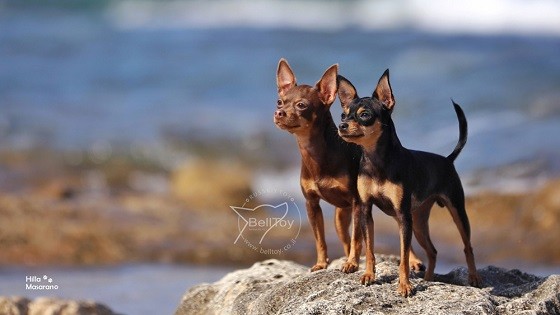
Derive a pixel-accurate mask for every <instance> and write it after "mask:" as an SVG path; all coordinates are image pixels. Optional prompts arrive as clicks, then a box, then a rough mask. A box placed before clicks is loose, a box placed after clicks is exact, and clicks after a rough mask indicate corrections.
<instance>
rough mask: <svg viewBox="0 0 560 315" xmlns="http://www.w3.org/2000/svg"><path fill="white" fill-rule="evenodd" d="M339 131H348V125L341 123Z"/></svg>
mask: <svg viewBox="0 0 560 315" xmlns="http://www.w3.org/2000/svg"><path fill="white" fill-rule="evenodd" d="M338 129H339V130H343V131H346V130H348V123H345V122H343V123H340V125H338Z"/></svg>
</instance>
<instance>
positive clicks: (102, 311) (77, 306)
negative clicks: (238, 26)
mask: <svg viewBox="0 0 560 315" xmlns="http://www.w3.org/2000/svg"><path fill="white" fill-rule="evenodd" d="M0 314H2V315H113V314H115V313H113V312H112V311H111V310H110V309H109V308H108V307H106V306H105V305H103V304H99V303H95V302H90V301H71V300H60V299H53V298H38V299H35V300H29V299H27V298H23V297H3V296H0Z"/></svg>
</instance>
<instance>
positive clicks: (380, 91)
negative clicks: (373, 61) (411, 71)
mask: <svg viewBox="0 0 560 315" xmlns="http://www.w3.org/2000/svg"><path fill="white" fill-rule="evenodd" d="M372 97H373V98H374V99H377V100H378V101H380V102H381V103H382V104H383V106H384V107H385V108H386V109H388V110H389V111H392V110H393V107H394V106H395V97H394V96H393V89H391V83H390V82H389V69H387V70H385V72H383V75H382V76H381V78H380V79H379V82H377V87H376V88H375V91H373V95H372Z"/></svg>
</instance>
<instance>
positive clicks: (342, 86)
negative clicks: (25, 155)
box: [336, 75, 358, 108]
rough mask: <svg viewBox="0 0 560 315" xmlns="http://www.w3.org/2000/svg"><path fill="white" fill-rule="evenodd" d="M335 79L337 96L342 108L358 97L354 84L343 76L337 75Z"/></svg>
mask: <svg viewBox="0 0 560 315" xmlns="http://www.w3.org/2000/svg"><path fill="white" fill-rule="evenodd" d="M336 80H337V82H338V98H339V99H340V105H342V108H347V107H348V106H349V105H350V103H351V102H352V101H353V100H355V99H356V98H358V93H357V92H356V88H355V87H354V85H352V83H350V81H348V79H346V78H345V77H343V76H341V75H338V76H337V77H336Z"/></svg>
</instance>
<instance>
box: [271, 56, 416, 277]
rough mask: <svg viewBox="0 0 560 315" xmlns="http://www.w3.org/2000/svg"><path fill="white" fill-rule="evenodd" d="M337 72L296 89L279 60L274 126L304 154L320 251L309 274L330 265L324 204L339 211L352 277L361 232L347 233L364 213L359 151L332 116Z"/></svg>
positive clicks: (304, 179) (303, 179) (304, 184)
mask: <svg viewBox="0 0 560 315" xmlns="http://www.w3.org/2000/svg"><path fill="white" fill-rule="evenodd" d="M337 71H338V66H337V65H333V66H331V67H330V68H329V69H327V70H326V71H325V73H324V74H323V76H322V78H321V79H320V80H319V82H317V84H315V85H314V86H309V85H297V82H296V78H295V75H294V74H293V72H292V70H291V68H290V66H289V65H288V62H287V61H286V60H284V59H281V60H280V62H279V64H278V71H277V86H278V106H277V110H276V112H275V113H274V123H275V124H276V125H277V126H278V127H279V128H280V129H283V130H286V131H288V132H290V133H292V134H294V135H295V137H296V140H297V143H298V147H299V151H300V153H301V161H302V163H301V176H300V185H301V189H302V192H303V195H304V197H305V199H306V209H307V216H308V219H309V223H310V225H311V227H312V229H313V234H314V237H315V245H316V250H317V262H316V264H315V265H314V266H313V267H312V268H311V270H312V271H315V270H320V269H324V268H326V267H327V264H328V256H327V245H326V243H325V235H324V220H323V212H322V209H321V207H320V206H319V201H320V200H321V199H322V200H325V201H327V202H328V203H330V204H332V205H334V206H335V227H336V231H337V234H338V236H339V238H340V240H341V242H342V244H343V247H344V252H345V253H346V255H347V256H348V259H347V262H346V263H345V264H344V265H343V267H342V271H344V272H354V271H356V270H357V269H358V263H359V257H360V252H361V229H360V226H359V224H354V228H353V230H352V238H350V235H349V233H348V229H349V226H350V222H351V221H352V220H353V221H354V222H358V216H359V213H360V211H359V200H358V199H359V197H358V189H357V186H356V185H357V176H358V166H359V161H360V157H361V150H360V148H359V147H358V146H357V145H353V144H349V143H346V142H345V141H343V140H342V139H341V138H340V136H339V135H338V132H337V128H336V125H335V123H334V121H333V119H332V116H331V113H330V106H331V104H332V103H333V102H334V100H335V97H336V91H337V82H336V80H337V79H336V78H337ZM411 251H412V249H411ZM411 257H412V259H411V268H413V269H418V270H419V269H422V268H423V265H422V262H421V261H420V260H419V259H418V258H417V257H416V255H415V254H414V252H411Z"/></svg>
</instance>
